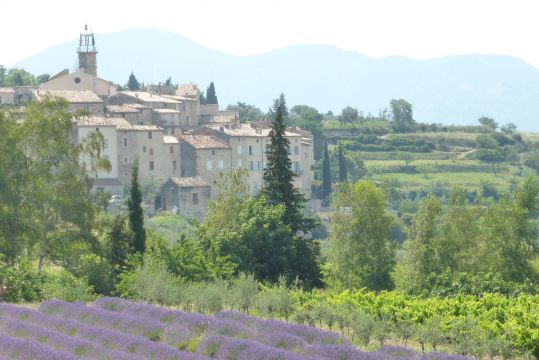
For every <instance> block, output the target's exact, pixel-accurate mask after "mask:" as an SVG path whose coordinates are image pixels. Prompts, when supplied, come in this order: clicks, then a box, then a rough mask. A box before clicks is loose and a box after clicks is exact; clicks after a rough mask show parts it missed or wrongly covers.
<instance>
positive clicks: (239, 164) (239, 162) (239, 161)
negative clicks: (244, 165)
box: [238, 159, 241, 168]
mask: <svg viewBox="0 0 539 360" xmlns="http://www.w3.org/2000/svg"><path fill="white" fill-rule="evenodd" d="M240 167H241V159H238V168H240Z"/></svg>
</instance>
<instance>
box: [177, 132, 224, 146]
mask: <svg viewBox="0 0 539 360" xmlns="http://www.w3.org/2000/svg"><path fill="white" fill-rule="evenodd" d="M179 139H180V140H182V141H185V142H186V143H188V144H189V145H191V146H192V147H194V148H195V149H229V148H230V146H228V144H227V143H225V142H223V141H221V140H219V139H217V138H215V137H213V136H210V135H193V134H182V135H180V136H179Z"/></svg>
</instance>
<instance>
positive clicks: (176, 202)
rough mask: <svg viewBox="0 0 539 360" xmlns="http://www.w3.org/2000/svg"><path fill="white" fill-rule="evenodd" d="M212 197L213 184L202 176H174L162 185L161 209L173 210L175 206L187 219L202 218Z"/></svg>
mask: <svg viewBox="0 0 539 360" xmlns="http://www.w3.org/2000/svg"><path fill="white" fill-rule="evenodd" d="M210 199H211V186H210V185H208V184H207V183H206V181H205V180H204V179H203V178H202V177H201V176H194V177H181V178H177V177H172V178H170V179H168V180H167V181H166V182H165V183H164V184H163V186H161V198H160V205H161V209H162V210H165V211H171V210H172V209H173V208H174V207H176V209H177V210H178V213H179V214H180V215H181V216H183V217H184V218H186V219H189V218H192V217H194V218H196V219H197V220H202V219H203V218H204V216H205V215H206V211H207V209H208V202H209V201H210Z"/></svg>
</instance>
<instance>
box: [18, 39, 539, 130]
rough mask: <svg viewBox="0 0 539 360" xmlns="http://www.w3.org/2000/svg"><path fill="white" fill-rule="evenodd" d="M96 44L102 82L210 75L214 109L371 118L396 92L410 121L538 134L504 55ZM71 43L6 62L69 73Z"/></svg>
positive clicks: (528, 71) (535, 94)
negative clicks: (490, 124)
mask: <svg viewBox="0 0 539 360" xmlns="http://www.w3.org/2000/svg"><path fill="white" fill-rule="evenodd" d="M246 31H248V30H246ZM96 45H97V47H98V49H99V55H98V75H99V76H100V77H101V78H104V79H107V80H111V81H114V82H116V83H121V84H124V83H126V82H127V79H128V76H129V74H130V73H131V71H133V72H134V73H135V75H136V76H137V78H138V79H139V81H143V82H145V83H157V82H159V81H165V79H166V78H167V77H169V76H170V77H172V80H173V82H174V83H176V82H178V83H184V82H194V83H198V84H200V85H201V87H202V88H203V89H205V87H207V86H208V85H209V83H210V82H211V81H213V82H214V83H215V87H216V91H217V96H218V98H219V103H220V104H221V105H222V106H226V105H227V104H230V103H235V102H237V101H243V102H246V103H249V104H254V105H256V106H258V107H260V108H262V109H263V110H267V108H268V107H269V106H270V105H271V104H272V100H273V99H274V98H275V97H277V96H278V95H279V94H280V93H281V92H284V93H285V95H286V97H287V100H288V104H289V105H291V106H292V105H295V104H306V105H310V106H313V107H315V108H317V109H318V110H319V111H321V112H326V111H328V110H332V111H333V112H334V113H339V112H340V110H341V109H342V108H343V107H345V106H347V105H351V106H354V107H357V108H359V109H360V110H363V111H365V112H372V113H374V114H376V113H378V111H379V110H380V109H382V108H385V107H387V106H388V104H389V101H390V99H393V98H403V99H405V100H407V101H409V102H410V103H412V105H413V109H414V117H415V118H416V119H417V120H419V121H424V122H442V123H446V124H472V123H476V120H477V119H478V118H479V117H480V116H483V115H485V116H490V117H493V118H495V119H496V121H498V122H499V123H505V122H509V121H511V122H514V123H515V124H517V125H518V127H519V129H521V130H526V131H539V106H538V105H539V104H538V100H539V69H537V68H535V67H533V66H531V65H529V64H527V63H526V62H524V61H522V60H520V59H518V58H514V57H510V56H501V55H460V56H449V57H443V58H437V59H431V60H414V59H409V58H404V57H385V58H380V59H374V58H370V57H367V56H364V55H361V54H359V53H357V52H353V51H344V50H341V49H338V48H335V47H332V46H327V45H299V46H292V47H287V48H283V49H279V50H274V51H270V52H268V53H264V54H260V55H254V56H233V55H229V54H225V53H223V52H220V51H216V50H212V49H209V48H207V47H204V46H202V45H200V44H198V43H196V42H193V41H191V40H189V39H187V38H185V37H183V36H181V35H178V34H174V33H169V32H163V31H160V30H157V29H134V30H128V31H123V32H118V33H111V34H96ZM76 46H77V40H75V39H74V40H73V41H71V42H69V43H65V44H61V45H57V46H53V47H51V48H49V49H47V50H46V51H44V52H41V53H39V54H36V55H34V56H32V57H30V58H28V59H26V60H23V61H21V62H19V63H17V64H14V65H12V66H17V67H23V68H25V69H26V70H28V71H30V72H32V73H34V74H42V73H49V74H51V75H53V74H55V73H56V72H58V71H60V70H62V69H63V68H71V69H73V68H75V67H76V61H77V55H76V53H75V49H76Z"/></svg>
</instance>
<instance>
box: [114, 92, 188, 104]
mask: <svg viewBox="0 0 539 360" xmlns="http://www.w3.org/2000/svg"><path fill="white" fill-rule="evenodd" d="M117 94H124V95H127V96H130V97H132V98H136V99H139V100H141V101H144V102H149V103H156V102H160V103H167V104H179V103H180V102H179V101H176V100H173V99H169V98H166V97H163V96H159V95H155V94H152V93H149V92H146V91H120V92H118V93H117Z"/></svg>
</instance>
